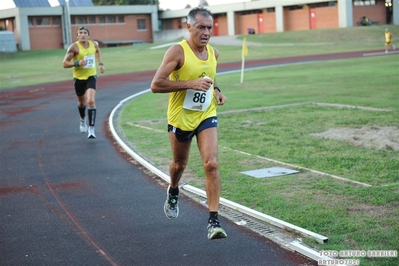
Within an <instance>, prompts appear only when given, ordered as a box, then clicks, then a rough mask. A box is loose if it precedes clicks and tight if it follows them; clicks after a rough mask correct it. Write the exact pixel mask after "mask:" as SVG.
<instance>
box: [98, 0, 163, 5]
mask: <svg viewBox="0 0 399 266" xmlns="http://www.w3.org/2000/svg"><path fill="white" fill-rule="evenodd" d="M92 1H93V4H94V5H95V6H122V5H158V0H92Z"/></svg>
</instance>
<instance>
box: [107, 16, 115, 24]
mask: <svg viewBox="0 0 399 266" xmlns="http://www.w3.org/2000/svg"><path fill="white" fill-rule="evenodd" d="M107 23H116V17H115V16H107Z"/></svg>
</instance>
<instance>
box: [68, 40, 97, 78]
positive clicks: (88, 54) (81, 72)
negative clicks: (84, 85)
mask: <svg viewBox="0 0 399 266" xmlns="http://www.w3.org/2000/svg"><path fill="white" fill-rule="evenodd" d="M87 43H88V44H89V47H88V48H87V49H86V48H84V47H83V45H82V44H80V42H76V44H77V45H78V47H79V54H78V55H77V56H75V57H74V58H72V61H76V60H82V59H83V60H86V62H87V65H85V66H79V67H74V68H73V77H74V78H76V79H81V80H86V79H88V78H89V77H90V76H95V75H97V69H96V56H95V55H96V48H95V47H94V43H93V42H92V41H87Z"/></svg>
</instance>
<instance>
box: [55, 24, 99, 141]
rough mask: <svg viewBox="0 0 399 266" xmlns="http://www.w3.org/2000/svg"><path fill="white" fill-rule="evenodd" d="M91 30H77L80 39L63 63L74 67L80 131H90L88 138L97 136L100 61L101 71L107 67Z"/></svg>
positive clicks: (66, 66)
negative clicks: (90, 37)
mask: <svg viewBox="0 0 399 266" xmlns="http://www.w3.org/2000/svg"><path fill="white" fill-rule="evenodd" d="M89 35H90V33H89V30H88V29H87V28H85V27H80V28H79V29H78V31H77V37H78V41H77V42H74V43H73V44H71V45H70V46H69V48H68V50H67V52H66V55H65V57H64V61H63V62H62V65H63V67H64V68H71V67H73V78H74V86H75V93H76V96H77V97H78V110H79V115H80V123H79V129H80V132H82V133H85V132H87V131H88V132H89V133H88V136H87V137H88V138H89V139H93V138H96V134H95V133H94V126H95V121H96V113H97V108H96V89H97V88H96V87H97V69H96V67H97V65H96V60H97V61H98V62H99V64H98V65H99V68H100V71H101V73H104V71H105V68H104V65H103V63H102V62H101V53H100V48H99V46H98V42H96V41H90V40H89ZM86 106H87V107H88V109H87V113H88V117H89V119H88V120H89V128H87V124H86V119H85V117H86Z"/></svg>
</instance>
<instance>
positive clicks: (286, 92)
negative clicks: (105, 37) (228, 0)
mask: <svg viewBox="0 0 399 266" xmlns="http://www.w3.org/2000/svg"><path fill="white" fill-rule="evenodd" d="M385 27H386V26H379V27H378V26H376V27H374V26H373V27H356V28H350V29H334V30H319V31H301V32H286V33H275V34H265V35H249V36H247V40H248V42H259V43H266V44H267V46H249V54H248V57H247V58H246V60H252V59H261V58H278V57H288V56H298V55H306V54H323V53H335V52H345V51H359V50H373V49H380V50H383V49H384V48H383V44H384V42H383V41H384V40H383V32H384V28H385ZM389 28H390V29H391V31H392V33H393V34H394V35H395V36H399V26H389ZM242 37H243V36H241V38H242ZM394 42H396V43H397V39H394ZM292 44H295V45H292ZM156 45H158V44H151V45H140V46H130V47H119V48H107V49H102V54H103V61H104V63H105V65H106V67H107V75H111V74H117V73H127V72H135V71H144V70H149V69H156V68H157V67H158V66H159V64H160V62H161V60H162V56H163V53H164V52H165V50H166V49H167V48H162V49H149V48H150V47H151V46H156ZM397 46H399V45H397ZM217 48H218V49H219V51H220V62H234V61H240V54H241V47H238V46H219V45H218V46H217ZM64 53H65V51H63V50H57V51H38V52H34V51H32V52H18V53H16V54H12V55H2V58H1V60H2V62H5V65H7V69H2V70H1V73H0V86H1V88H11V87H14V86H19V85H29V84H35V82H39V80H40V82H52V81H59V80H62V79H63V77H64V79H65V80H69V79H70V75H71V71H70V69H69V70H65V69H62V66H61V62H62V59H63V56H64ZM142 58H146V60H142ZM38 65H39V66H40V67H37V66H38ZM3 66H4V63H3V64H2V68H4V67H3ZM8 66H13V67H8ZM18 67H19V68H18ZM21 68H24V71H16V70H18V69H21ZM398 69H399V55H390V56H377V57H364V58H357V59H346V60H332V61H325V62H315V63H307V64H301V65H291V66H280V67H274V68H266V69H258V70H251V71H246V72H245V78H244V83H242V84H241V83H240V73H235V74H224V75H219V76H218V84H219V85H220V86H221V88H222V90H223V92H224V93H225V94H226V96H227V97H228V102H227V103H226V105H225V106H223V107H221V108H219V110H218V116H219V161H220V171H221V175H222V180H223V190H222V197H224V198H227V199H229V200H232V201H235V202H238V203H240V204H242V205H245V206H248V207H250V208H253V209H256V210H258V211H260V212H263V213H266V214H268V215H271V216H274V217H276V218H279V219H282V220H285V221H287V222H290V223H292V224H295V225H297V226H300V227H303V228H306V229H308V230H311V231H313V232H316V233H319V234H322V235H325V236H327V237H328V238H329V242H328V244H325V245H320V244H317V243H315V242H314V241H313V240H312V239H305V241H306V243H308V244H309V245H313V246H316V247H318V248H319V249H323V250H338V251H340V250H366V251H367V250H398V249H399V246H398V243H399V227H398V224H399V218H398V217H399V172H398V169H399V152H398V151H395V150H394V149H391V148H390V147H386V149H384V150H379V149H375V148H372V147H371V148H370V147H364V146H356V145H353V144H351V143H350V142H348V141H339V140H333V139H327V138H316V137H313V136H311V134H314V133H320V132H324V131H326V130H328V129H331V128H356V129H358V128H362V127H364V126H370V127H373V126H380V127H387V126H396V127H398V126H399V119H398V118H399V101H398V99H399V90H398V83H399V76H398V71H399V70H398ZM44 73H51V75H47V74H44ZM6 76H13V77H15V78H7V77H6ZM49 77H51V79H49ZM12 79H14V80H12ZM18 84H19V85H18ZM167 97H168V95H167V94H150V93H149V94H145V95H142V96H140V98H139V99H138V100H133V101H132V103H131V104H129V105H127V106H126V108H125V109H124V110H123V112H122V114H121V118H120V124H121V127H122V128H123V130H124V133H125V135H126V137H127V138H128V139H129V140H131V142H132V145H133V146H134V148H135V150H136V151H137V152H139V153H141V154H142V155H143V156H145V157H146V158H148V160H150V161H151V162H153V163H154V164H155V165H156V166H157V167H159V168H160V169H162V170H164V171H165V172H167V171H168V170H167V169H168V167H169V163H170V161H171V152H170V147H169V141H168V136H167V133H166V108H167ZM313 102H317V103H330V104H343V105H352V106H358V107H362V106H365V107H373V108H383V109H389V110H390V111H373V110H363V109H360V108H353V109H351V108H336V107H332V106H326V105H315V104H312V103H313ZM295 104H297V105H295ZM285 105H287V106H285ZM276 106H278V107H284V108H269V109H265V110H254V108H266V107H276ZM149 107H150V108H149ZM135 125H142V126H146V127H148V128H151V129H152V130H151V131H150V130H148V129H145V128H140V127H136V126H135ZM243 152H244V153H243ZM268 159H273V160H276V161H280V162H284V163H288V164H292V165H295V166H298V169H299V170H300V173H299V174H295V175H288V176H283V177H276V178H266V179H255V178H250V177H248V176H246V175H244V174H242V173H241V172H243V171H247V170H253V169H258V168H266V167H272V166H281V165H279V164H278V163H276V162H271V161H270V160H268ZM307 169H312V170H318V171H322V172H325V173H327V174H329V175H337V176H342V177H344V178H347V179H348V180H353V181H358V182H363V183H367V184H370V185H372V186H371V187H364V186H361V185H358V184H355V183H351V182H344V181H341V180H338V179H335V178H331V177H330V176H328V175H320V174H316V173H314V172H312V171H310V170H307ZM183 179H184V182H187V183H189V184H191V185H193V186H196V187H199V188H201V189H203V188H204V182H205V177H204V173H203V169H202V165H201V160H200V157H199V152H198V150H197V149H196V146H195V144H193V148H192V149H191V155H190V161H189V164H188V168H187V171H186V172H185V175H184V177H183ZM360 260H361V265H376V266H377V265H378V266H379V265H396V264H397V262H398V259H397V258H360Z"/></svg>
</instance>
